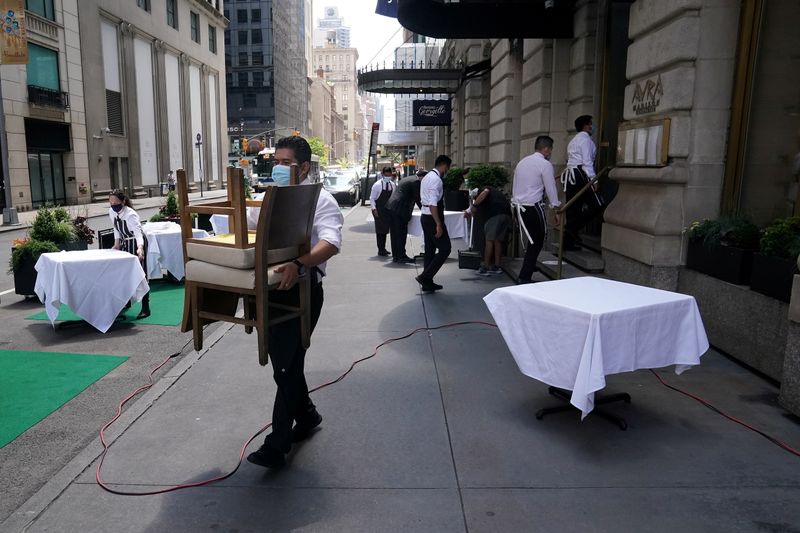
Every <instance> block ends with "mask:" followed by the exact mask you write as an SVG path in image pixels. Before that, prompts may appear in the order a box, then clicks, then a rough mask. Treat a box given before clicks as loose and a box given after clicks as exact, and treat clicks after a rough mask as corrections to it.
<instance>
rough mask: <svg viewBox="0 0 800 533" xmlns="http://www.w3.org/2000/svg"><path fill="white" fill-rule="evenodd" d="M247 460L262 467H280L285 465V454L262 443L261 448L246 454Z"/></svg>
mask: <svg viewBox="0 0 800 533" xmlns="http://www.w3.org/2000/svg"><path fill="white" fill-rule="evenodd" d="M247 460H248V461H249V462H251V463H253V464H254V465H258V466H263V467H264V468H280V467H282V466H286V454H284V453H281V452H279V451H278V450H276V449H275V448H271V447H270V446H267V445H266V444H262V445H261V448H259V449H258V450H256V451H254V452H253V453H251V454H250V455H248V456H247Z"/></svg>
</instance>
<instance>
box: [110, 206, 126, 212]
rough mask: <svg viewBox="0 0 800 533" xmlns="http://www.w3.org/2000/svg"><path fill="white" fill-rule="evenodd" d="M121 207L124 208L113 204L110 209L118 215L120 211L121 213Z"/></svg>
mask: <svg viewBox="0 0 800 533" xmlns="http://www.w3.org/2000/svg"><path fill="white" fill-rule="evenodd" d="M123 207H125V206H123V205H122V204H114V205H112V206H111V209H113V210H114V212H115V213H119V212H120V211H122V208H123Z"/></svg>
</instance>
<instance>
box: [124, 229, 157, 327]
mask: <svg viewBox="0 0 800 533" xmlns="http://www.w3.org/2000/svg"><path fill="white" fill-rule="evenodd" d="M142 237H143V239H144V259H142V260H141V261H139V263H140V264H141V265H142V270H144V275H145V277H147V236H146V235H144V234H142ZM137 248H138V245H137V244H136V238H134V237H130V238H128V239H120V249H121V250H122V251H123V252H128V253H129V254H132V255H136V249H137ZM130 303H131V302H130V301H129V302H128V305H130ZM149 309H150V291H147V292H146V293H145V295H144V296H142V310H143V311H144V310H149Z"/></svg>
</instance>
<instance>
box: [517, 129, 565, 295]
mask: <svg viewBox="0 0 800 533" xmlns="http://www.w3.org/2000/svg"><path fill="white" fill-rule="evenodd" d="M534 150H536V151H535V152H534V153H533V154H531V155H529V156H527V157H525V158H523V159H522V160H521V161H520V162H519V163H517V167H516V168H515V169H514V183H513V185H512V198H511V205H512V207H513V208H514V209H515V211H516V214H517V218H518V220H519V222H520V226H521V227H520V230H521V237H522V238H523V240H525V241H526V249H525V258H524V259H523V261H522V268H521V269H520V271H519V276H518V278H517V283H519V284H524V283H532V279H531V276H533V273H534V272H535V271H536V259H537V258H538V257H539V252H541V251H542V246H543V245H544V237H545V232H546V229H547V217H546V216H545V212H544V195H545V194H546V195H547V201H548V203H549V204H550V206H551V207H554V208H555V207H558V206H559V205H561V202H559V200H558V188H557V187H556V180H555V176H554V173H553V165H552V163H550V154H551V153H552V151H553V139H552V138H551V137H548V136H546V135H541V136H539V137H537V138H536V143H535V144H534ZM558 222H559V216H558V214H557V213H556V215H555V223H556V224H558Z"/></svg>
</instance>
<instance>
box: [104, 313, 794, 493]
mask: <svg viewBox="0 0 800 533" xmlns="http://www.w3.org/2000/svg"><path fill="white" fill-rule="evenodd" d="M466 325H482V326H489V327H494V328H496V327H497V325H496V324H492V323H491V322H483V321H480V320H468V321H463V322H452V323H450V324H444V325H441V326H435V327H424V326H423V327H419V328H416V329H415V330H413V331H411V332H410V333H408V334H406V335H403V336H402V337H394V338H391V339H387V340H385V341H383V342H382V343H380V344H379V345H378V346H376V347H375V350H374V351H373V352H372V353H371V354H370V355H368V356H366V357H362V358H361V359H357V360H355V361H353V363H352V364H351V365H350V368H348V369H347V370H346V371H345V372H344V373H343V374H342V375H340V376H339V377H338V378H336V379H334V380H333V381H329V382H327V383H323V384H322V385H319V386H317V387H314V388H313V389H311V390H310V391H309V393H311V392H316V391H318V390H320V389H324V388H325V387H329V386H331V385H333V384H334V383H339V382H340V381H342V380H343V379H344V378H345V377H346V376H347V375H348V374H349V373H350V372H352V371H353V369H354V368H355V366H356V365H357V364H359V363H362V362H364V361H367V360H368V359H372V358H373V357H375V356H376V355H378V350H380V349H381V348H382V347H384V346H386V345H388V344H391V343H393V342H397V341H401V340H404V339H407V338H409V337H411V336H413V335H415V334H417V333H419V332H421V331H436V330H439V329H446V328H453V327H458V326H466ZM177 355H179V354H172V355H170V356H169V357H167V358H166V359H165V360H164V361H163V362H161V363H160V364H159V365H158V366H156V367H155V368H153V369H152V370H151V371H150V373H149V375H148V380H149V382H148V383H147V384H146V385H142V386H141V387H139V388H138V389H136V390H135V391H133V392H132V393H131V394H130V395H128V396H127V397H126V398H125V399H124V400H122V401H121V402H120V403H119V405H118V406H117V414H116V415H114V418H112V419H111V420H109V421H108V422H106V423H105V424H104V425H103V427H102V428H100V442H101V443H102V445H103V452H102V453H101V455H100V462H98V463H97V468H96V470H95V481H96V482H97V484H98V485H99V486H100V487H102V488H103V489H104V490H106V491H108V492H110V493H112V494H118V495H120V496H153V495H156V494H165V493H167V492H174V491H177V490H182V489H189V488H193V487H202V486H204V485H210V484H211V483H216V482H217V481H222V480H223V479H228V478H229V477H231V476H232V475H234V474H235V473H236V472H237V471H238V470H239V467H240V466H241V465H242V461H243V460H244V454H245V451H246V450H247V447H248V446H250V443H251V442H253V440H254V439H255V438H256V437H258V436H259V435H261V434H262V433H263V432H264V431H266V430H267V429H268V428H269V427H270V426H271V425H272V424H271V423H270V424H267V425H265V426H264V427H262V428H261V429H259V430H258V431H257V432H256V433H255V434H254V435H253V436H252V437H250V438H249V439H247V441H246V442H245V443H244V444H243V445H242V448H241V450H240V451H239V461H238V462H237V463H236V467H235V468H234V469H233V470H231V471H230V472H228V473H227V474H224V475H221V476H217V477H213V478H210V479H206V480H202V481H195V482H193V483H184V484H181V485H175V486H172V487H167V488H165V489H159V490H153V491H146V492H128V491H122V490H117V489H113V488H111V487H109V486H108V485H107V484H106V483H105V482H104V481H103V478H102V476H101V475H100V469H101V468H102V467H103V462H104V461H105V458H106V454H107V453H108V443H106V438H105V432H106V430H107V429H108V428H109V427H110V426H111V425H112V424H113V423H114V422H116V421H117V420H118V419H119V417H120V416H121V415H122V408H123V407H124V406H125V404H127V403H128V402H129V401H131V400H132V399H133V398H135V397H136V396H137V395H139V394H140V393H142V392H144V391H146V390H147V389H149V388H150V387H152V386H153V385H154V384H155V382H154V381H153V375H154V374H155V373H156V372H158V371H159V370H160V369H161V368H163V367H164V365H166V364H167V362H169V360H170V359H172V358H173V357H176V356H177ZM651 372H652V373H653V375H654V376H655V377H656V378H657V379H658V381H660V382H661V384H662V385H664V386H665V387H667V388H669V389H672V390H674V391H676V392H679V393H681V394H683V395H685V396H688V397H689V398H692V399H693V400H695V401H697V402H699V403H701V404H702V405H704V406H706V407H708V408H709V409H711V410H712V411H714V412H715V413H717V414H720V415H722V416H724V417H725V418H727V419H728V420H731V421H732V422H736V423H737V424H740V425H742V426H744V427H746V428H747V429H749V430H751V431H754V432H755V433H758V434H759V435H761V436H762V437H764V438H766V439H767V440H769V441H770V442H772V443H773V444H775V445H776V446H780V447H781V448H783V449H784V450H786V451H787V452H789V453H791V454H794V455H796V456H798V457H800V452H799V451H798V450H796V449H794V448H792V447H791V446H789V445H788V444H786V443H784V442H782V441H780V440H778V439H776V438H775V437H772V436H770V435H768V434H767V433H764V432H763V431H761V430H758V429H756V428H754V427H753V426H751V425H749V424H747V423H745V422H743V421H741V420H739V419H737V418H735V417H733V416H730V415H728V414H725V413H724V412H722V411H720V410H719V409H717V408H716V407H714V406H713V405H711V404H710V403H709V402H707V401H706V400H704V399H702V398H700V397H699V396H695V395H694V394H691V393H688V392H685V391H683V390H681V389H679V388H677V387H673V386H672V385H669V384H667V383H666V382H665V381H664V380H663V379H661V376H659V375H658V374H657V373H656V372H655V371H653V370H651Z"/></svg>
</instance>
